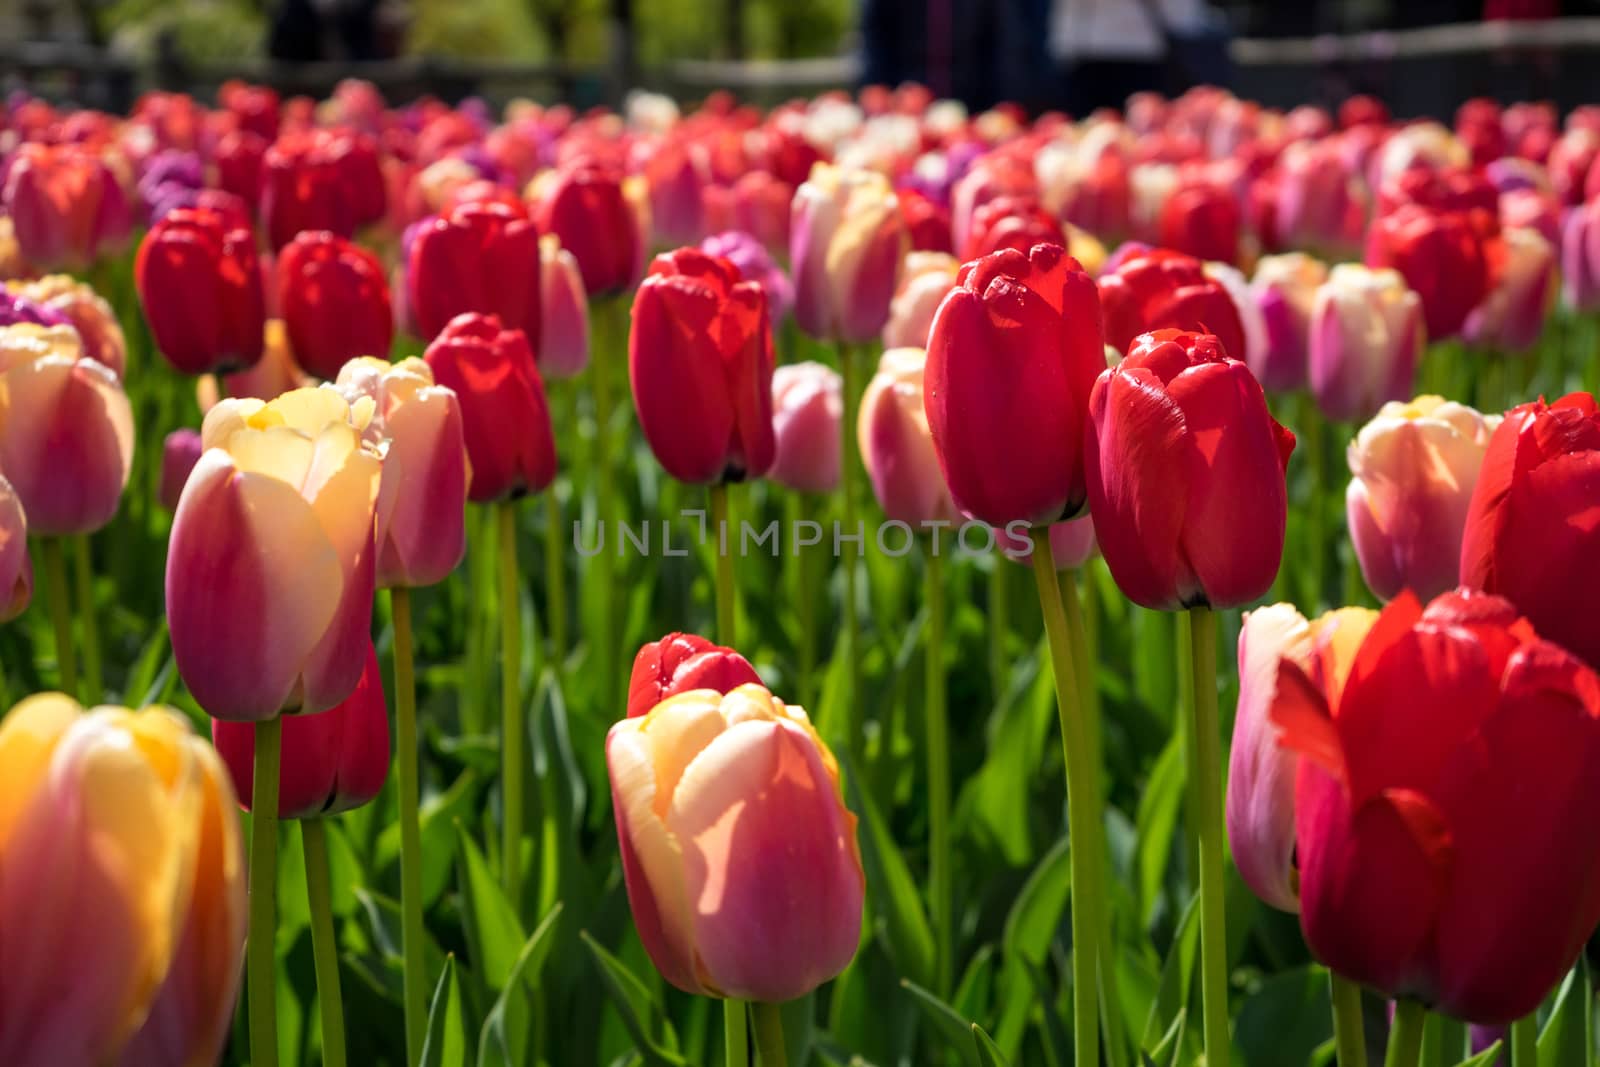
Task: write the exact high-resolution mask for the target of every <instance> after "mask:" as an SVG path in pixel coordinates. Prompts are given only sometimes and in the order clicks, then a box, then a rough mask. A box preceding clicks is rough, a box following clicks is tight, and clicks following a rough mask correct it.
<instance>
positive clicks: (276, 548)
mask: <svg viewBox="0 0 1600 1067" xmlns="http://www.w3.org/2000/svg"><path fill="white" fill-rule="evenodd" d="M352 420H361V422H360V424H358V423H357V422H356V421H352ZM364 428H365V427H364V413H363V411H362V410H361V409H359V408H358V409H355V410H352V409H351V407H350V405H348V404H347V403H346V402H345V401H344V399H343V398H342V397H341V396H340V395H339V394H338V393H337V392H335V391H333V390H332V389H296V390H294V391H293V392H289V393H285V394H283V395H282V396H280V397H278V398H277V399H275V400H272V401H268V402H262V401H260V400H255V399H228V400H223V401H221V402H220V403H218V404H217V406H216V407H214V408H212V409H211V411H209V412H208V413H207V414H206V417H205V422H204V424H203V425H202V427H201V430H200V436H201V443H202V445H203V446H204V448H205V451H204V452H203V453H202V455H201V456H200V461H199V462H198V463H197V464H195V468H194V470H193V471H192V472H191V473H190V475H189V480H188V482H187V483H186V484H185V485H184V487H183V493H182V496H181V497H180V498H179V500H178V508H177V513H176V514H175V515H174V516H173V519H172V537H171V541H170V543H169V544H168V547H167V579H166V592H167V618H168V622H169V624H170V626H171V630H172V653H173V656H174V658H175V659H176V660H177V664H178V673H179V674H180V675H181V676H182V677H183V680H184V682H185V683H186V684H187V685H188V687H189V692H190V693H191V694H193V696H194V698H195V701H196V702H197V703H198V704H199V705H200V706H201V707H202V708H204V709H205V710H206V712H207V714H209V715H211V716H212V717H213V718H219V719H229V720H236V721H263V720H266V719H270V718H272V717H274V716H276V715H277V714H278V713H279V712H280V711H302V712H306V713H311V712H316V711H322V710H324V709H326V708H331V707H333V706H334V705H335V704H338V703H339V702H340V701H342V700H344V699H345V698H346V697H348V696H349V695H350V693H351V691H352V690H353V689H355V686H356V682H357V681H359V680H360V677H361V668H362V652H363V649H364V648H365V644H366V641H367V631H368V629H369V628H370V624H371V617H372V596H373V557H374V552H373V541H372V538H373V521H374V511H375V508H376V505H377V498H378V483H379V476H380V473H381V470H382V460H381V458H380V456H379V455H378V453H377V451H376V450H375V449H373V448H371V447H370V446H364V445H363V444H362V440H361V430H362V429H364Z"/></svg>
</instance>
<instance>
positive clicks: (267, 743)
mask: <svg viewBox="0 0 1600 1067" xmlns="http://www.w3.org/2000/svg"><path fill="white" fill-rule="evenodd" d="M255 742H256V750H255V768H254V770H253V772H252V774H253V778H252V782H251V788H250V927H249V936H248V938H247V940H246V941H245V966H246V968H247V973H248V984H249V990H250V992H249V996H250V1064H251V1067H277V1064H278V1008H277V992H278V976H277V965H276V964H277V953H276V948H275V940H276V934H277V929H278V916H277V906H276V904H277V902H276V900H275V899H274V895H275V894H276V892H277V888H278V768H279V762H280V755H281V749H282V742H283V720H282V719H281V718H279V717H277V716H274V717H272V718H270V719H268V720H266V721H265V722H258V723H256V737H255Z"/></svg>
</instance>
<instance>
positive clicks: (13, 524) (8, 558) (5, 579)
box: [0, 476, 33, 622]
mask: <svg viewBox="0 0 1600 1067" xmlns="http://www.w3.org/2000/svg"><path fill="white" fill-rule="evenodd" d="M32 600H33V562H32V560H31V559H30V558H29V557H28V516H27V515H26V514H25V513H24V512H23V510H22V498H21V497H19V496H17V491H16V490H15V489H13V488H12V487H11V483H10V482H8V481H6V480H5V478H4V477H3V476H0V622H10V621H11V620H12V619H14V618H16V617H17V616H18V615H21V614H22V613H23V612H24V611H26V610H27V609H28V604H29V602H31V601H32Z"/></svg>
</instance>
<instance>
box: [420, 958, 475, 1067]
mask: <svg viewBox="0 0 1600 1067" xmlns="http://www.w3.org/2000/svg"><path fill="white" fill-rule="evenodd" d="M466 1062H467V1034H466V1027H465V1026H464V1024H463V1023H462V1021H461V982H460V981H459V980H458V979H457V978H456V958H455V956H454V954H451V955H448V956H446V957H445V958H444V973H443V974H441V975H439V984H438V985H437V986H435V987H434V990H433V1005H432V1007H430V1008H429V1009H428V1036H427V1039H426V1040H425V1041H424V1042H423V1045H422V1067H464V1065H465V1064H466Z"/></svg>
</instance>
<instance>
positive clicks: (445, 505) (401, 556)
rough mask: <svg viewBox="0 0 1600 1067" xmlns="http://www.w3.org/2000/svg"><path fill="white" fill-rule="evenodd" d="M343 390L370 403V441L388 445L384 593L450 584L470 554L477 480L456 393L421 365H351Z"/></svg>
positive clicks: (382, 525)
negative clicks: (469, 509)
mask: <svg viewBox="0 0 1600 1067" xmlns="http://www.w3.org/2000/svg"><path fill="white" fill-rule="evenodd" d="M338 387H339V390H340V391H341V392H342V393H344V395H345V398H346V399H347V400H349V401H350V404H351V406H352V407H355V406H356V405H357V404H359V403H360V402H361V399H362V398H363V397H369V398H371V401H372V404H373V415H372V422H371V423H370V424H369V425H368V426H367V430H366V436H367V439H368V440H369V441H374V442H375V441H380V440H387V441H388V450H387V451H386V452H385V453H384V457H383V481H382V483H381V484H380V486H379V488H378V523H377V533H376V543H377V546H378V570H377V581H378V586H379V588H382V589H392V588H396V587H399V586H422V585H434V584H436V583H438V582H442V581H444V579H445V578H446V577H448V576H449V574H450V572H451V571H453V570H455V568H456V564H458V563H460V562H461V557H462V556H463V555H464V554H465V553H466V549H467V534H466V506H467V486H468V483H469V482H470V481H471V480H472V472H471V470H470V469H469V466H468V463H467V446H466V437H465V431H464V428H463V424H462V417H461V404H460V402H459V401H458V400H457V399H456V394H455V393H454V392H452V391H451V390H450V389H447V388H445V387H444V386H441V385H435V384H434V382H433V371H432V369H431V368H429V366H428V364H427V363H425V362H424V361H422V360H420V359H406V360H402V361H400V362H399V363H396V364H390V363H388V362H387V361H385V360H381V359H374V358H371V357H367V358H365V359H357V360H351V361H350V362H349V363H348V364H346V365H345V367H344V369H343V370H341V371H340V372H339V381H338Z"/></svg>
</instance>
